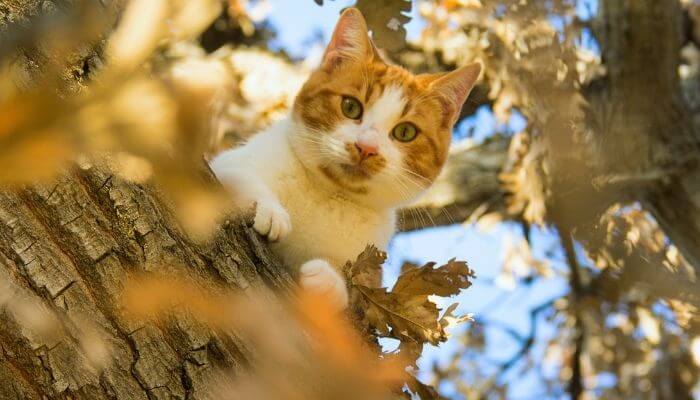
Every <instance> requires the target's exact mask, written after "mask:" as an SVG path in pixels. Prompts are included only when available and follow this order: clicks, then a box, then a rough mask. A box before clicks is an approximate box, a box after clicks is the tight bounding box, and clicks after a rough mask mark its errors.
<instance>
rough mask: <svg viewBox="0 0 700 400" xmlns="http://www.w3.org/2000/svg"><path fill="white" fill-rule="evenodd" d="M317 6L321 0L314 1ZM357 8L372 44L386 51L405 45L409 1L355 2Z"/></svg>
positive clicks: (398, 48) (321, 2) (408, 19)
mask: <svg viewBox="0 0 700 400" xmlns="http://www.w3.org/2000/svg"><path fill="white" fill-rule="evenodd" d="M314 2H316V4H318V5H319V6H322V5H323V0H314ZM354 7H357V8H358V9H359V10H360V11H361V12H362V15H364V17H365V20H366V21H367V26H368V27H369V30H370V31H372V39H373V40H374V43H375V44H376V45H377V46H379V47H381V48H383V49H386V50H389V51H397V50H401V49H402V48H404V47H405V45H406V28H404V25H405V24H407V23H408V22H409V21H410V20H411V17H409V16H407V15H406V13H410V12H411V0H357V3H355V5H354Z"/></svg>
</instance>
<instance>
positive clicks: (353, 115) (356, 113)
mask: <svg viewBox="0 0 700 400" xmlns="http://www.w3.org/2000/svg"><path fill="white" fill-rule="evenodd" d="M340 109H341V110H342V111H343V115H345V116H346V117H348V118H350V119H360V118H362V104H361V103H360V101H359V100H357V99H356V98H354V97H350V96H344V97H343V101H342V102H341V103H340Z"/></svg>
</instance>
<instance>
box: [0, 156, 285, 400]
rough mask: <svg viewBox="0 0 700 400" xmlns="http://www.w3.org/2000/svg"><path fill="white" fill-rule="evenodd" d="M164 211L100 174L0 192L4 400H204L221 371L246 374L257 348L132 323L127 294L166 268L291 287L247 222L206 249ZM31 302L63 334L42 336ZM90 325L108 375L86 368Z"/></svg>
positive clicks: (242, 286) (244, 285) (227, 281)
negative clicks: (102, 347)
mask: <svg viewBox="0 0 700 400" xmlns="http://www.w3.org/2000/svg"><path fill="white" fill-rule="evenodd" d="M163 204H164V202H163V199H162V198H161V195H160V194H159V192H157V191H156V190H155V189H154V188H152V187H150V186H143V185H137V184H132V183H128V182H125V181H123V180H121V179H120V178H118V177H116V176H112V175H110V174H109V172H107V171H106V170H104V169H102V168H99V167H87V168H78V167H76V168H74V169H73V170H72V171H70V172H69V173H67V174H65V175H63V176H62V177H60V178H59V179H58V180H57V181H56V182H55V183H54V184H52V185H46V186H44V185H41V186H35V187H28V188H21V189H18V190H11V191H10V190H5V191H3V192H0V271H1V272H0V273H1V275H0V284H2V283H4V285H0V304H2V303H3V302H5V303H6V305H7V304H12V302H13V301H14V302H15V303H17V304H15V306H14V307H10V306H8V307H3V309H2V311H0V345H1V347H2V352H1V353H0V399H40V398H50V399H69V398H70V399H125V400H131V399H147V398H149V399H150V398H155V399H160V398H163V399H165V398H167V399H173V398H174V399H199V398H205V397H206V393H205V391H204V390H205V389H204V388H205V385H206V382H207V379H208V378H209V376H210V375H211V374H212V371H213V370H214V369H215V368H217V367H222V368H228V369H232V370H233V371H239V370H240V368H241V366H243V365H245V364H246V360H248V359H249V356H250V355H251V351H252V350H251V348H250V347H249V346H248V345H246V343H244V341H243V340H242V339H239V338H237V337H236V336H234V335H227V334H223V333H220V332H214V331H212V330H210V329H208V328H206V327H204V326H202V325H201V324H199V323H197V322H196V321H194V320H193V319H192V318H188V317H185V316H182V315H179V316H178V317H177V318H175V319H174V322H172V323H168V324H161V323H158V324H154V323H142V322H134V321H130V320H128V319H126V318H125V317H124V316H123V313H122V310H121V309H120V306H119V304H120V295H121V291H122V289H123V286H124V283H125V279H126V278H127V276H128V275H129V274H132V273H134V272H143V271H153V270H156V269H158V270H165V271H168V272H173V273H177V274H178V276H184V277H186V278H191V279H195V278H198V279H202V278H204V279H208V280H210V281H215V282H218V283H221V284H222V285H225V286H227V287H230V288H235V289H238V290H243V291H245V290H249V289H257V288H266V287H267V288H272V289H274V290H284V289H286V288H289V287H290V283H291V279H290V277H289V274H288V273H287V272H286V271H285V270H283V269H282V268H280V266H279V264H278V263H277V262H276V261H275V259H274V258H273V257H271V256H270V254H269V252H268V250H267V248H266V246H265V244H264V243H263V242H261V240H260V238H259V237H258V236H257V235H256V234H255V233H254V231H252V229H251V228H249V227H247V226H246V225H245V224H242V223H226V224H224V226H223V227H222V228H220V229H219V231H218V232H217V233H216V235H215V237H214V238H213V239H211V240H210V241H208V242H206V243H203V244H202V243H199V244H197V243H193V242H192V241H190V240H189V239H188V237H187V236H186V235H185V234H183V232H182V230H181V229H180V228H179V227H178V224H177V222H176V221H175V220H174V218H173V216H172V214H171V212H170V211H169V210H168V209H167V207H166V206H164V205H163ZM8 299H9V300H8ZM27 302H38V303H41V304H43V305H44V306H45V307H46V308H48V309H49V310H50V311H51V312H53V313H55V314H56V315H57V316H58V319H59V320H60V321H62V325H63V327H62V328H61V329H62V330H63V333H62V334H60V335H49V336H46V335H41V334H39V333H37V332H36V330H35V329H32V325H37V324H36V323H34V324H32V318H33V319H34V320H36V319H37V318H40V317H37V316H34V317H32V315H31V314H30V315H27V313H26V312H24V313H23V312H22V307H21V304H22V303H24V304H26V303H27ZM18 304H20V305H18ZM13 309H14V310H15V312H13V311H12V310H13ZM222 312H224V311H222ZM86 321H88V322H89V324H88V325H95V329H96V330H97V331H98V332H100V335H101V336H102V338H103V340H104V341H105V342H106V343H108V344H109V347H110V348H111V349H112V357H111V360H110V361H109V362H107V363H106V364H105V367H104V368H103V369H102V370H99V369H95V368H91V367H90V363H89V362H85V361H86V360H89V359H90V358H91V357H92V355H91V354H89V349H82V348H81V346H83V347H85V340H84V337H82V336H83V333H81V328H80V326H81V325H85V322H86ZM34 322H37V321H34ZM39 325H41V324H39ZM52 337H53V338H52Z"/></svg>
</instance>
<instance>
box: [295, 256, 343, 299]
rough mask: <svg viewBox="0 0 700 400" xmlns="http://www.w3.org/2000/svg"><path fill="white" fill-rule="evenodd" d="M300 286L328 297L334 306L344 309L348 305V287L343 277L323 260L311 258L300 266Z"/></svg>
mask: <svg viewBox="0 0 700 400" xmlns="http://www.w3.org/2000/svg"><path fill="white" fill-rule="evenodd" d="M299 272H300V278H299V283H300V284H301V287H302V288H304V289H306V290H310V291H313V292H316V293H318V294H321V295H323V296H325V297H327V298H328V299H329V301H330V302H331V304H332V305H333V307H334V308H337V309H338V310H344V309H345V308H347V306H348V289H347V286H345V279H343V277H342V276H340V274H339V273H338V272H337V271H336V270H335V268H333V266H332V265H330V264H329V263H328V262H326V261H324V260H311V261H307V262H305V263H304V264H303V265H302V266H301V270H300V271H299Z"/></svg>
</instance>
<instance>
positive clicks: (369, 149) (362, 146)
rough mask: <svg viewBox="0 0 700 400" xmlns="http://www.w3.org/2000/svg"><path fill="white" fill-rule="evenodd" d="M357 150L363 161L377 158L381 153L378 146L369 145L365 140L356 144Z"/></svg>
mask: <svg viewBox="0 0 700 400" xmlns="http://www.w3.org/2000/svg"><path fill="white" fill-rule="evenodd" d="M355 148H356V149H357V151H359V152H360V155H361V156H362V159H363V160H364V159H365V158H369V157H371V156H376V155H377V154H378V152H379V150H378V149H377V145H376V144H374V143H369V142H367V141H364V140H358V141H357V142H355Z"/></svg>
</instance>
